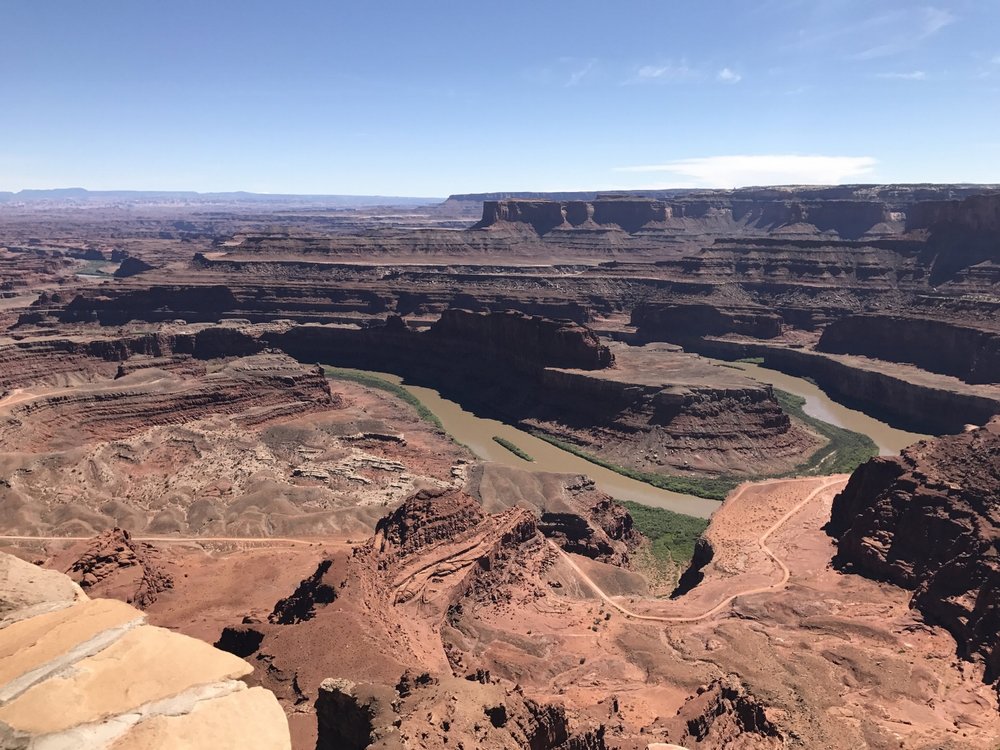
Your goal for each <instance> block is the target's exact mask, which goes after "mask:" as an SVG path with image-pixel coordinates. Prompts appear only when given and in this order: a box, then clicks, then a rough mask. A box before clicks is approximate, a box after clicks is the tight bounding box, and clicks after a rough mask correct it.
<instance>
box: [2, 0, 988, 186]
mask: <svg viewBox="0 0 1000 750" xmlns="http://www.w3.org/2000/svg"><path fill="white" fill-rule="evenodd" d="M0 28H2V29H3V30H4V33H3V38H4V49H3V58H2V59H3V62H2V65H0V102H3V104H4V106H3V112H2V116H0V190H19V189H22V188H46V187H66V186H81V187H87V188H91V189H193V190H201V191H214V190H252V191H258V192H297V193H350V194H382V195H387V194H391V195H422V196H443V195H447V194H449V193H455V192H475V191H491V190H573V189H579V190H587V189H603V188H626V189H628V188H635V189H639V188H642V187H650V188H652V187H672V186H678V187H686V186H691V187H703V186H704V187H709V186H715V187H732V186H735V185H745V184H765V183H788V182H810V183H838V182H917V181H930V182H945V181H967V182H1000V2H997V0H954V1H952V2H937V3H932V4H927V5H924V4H920V3H918V2H917V3H915V2H898V1H896V0H884V1H878V0H762V1H761V2H752V1H750V0H745V1H742V2H740V1H737V0H732V1H728V0H727V1H726V2H722V1H711V0H702V1H701V2H681V1H679V0H677V1H675V2H669V1H668V0H637V1H633V2H629V1H628V0H622V1H621V2H618V3H609V2H595V1H594V0H577V1H576V2H564V1H563V0H534V1H533V2H526V1H524V0H507V1H506V2H504V3H478V2H471V1H470V0H463V1H462V2H458V1H457V0H456V1H451V0H425V1H424V2H413V0H409V1H408V2H402V1H394V2H380V1H379V0H366V1H365V2H339V1H336V0H323V1H320V0H285V2H262V1H261V0H242V1H241V2H222V1H221V0H198V1H197V2H195V1H193V0H171V1H170V2H162V3H153V2H138V1H137V0H94V2H89V3H83V2H79V1H78V0H77V1H74V2H70V0H30V1H29V0H0Z"/></svg>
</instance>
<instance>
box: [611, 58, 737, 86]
mask: <svg viewBox="0 0 1000 750" xmlns="http://www.w3.org/2000/svg"><path fill="white" fill-rule="evenodd" d="M713 77H714V79H715V80H716V81H718V82H719V83H739V82H740V81H741V80H743V75H742V74H741V73H739V72H738V71H736V70H734V69H733V68H731V67H729V66H726V67H723V68H721V69H720V70H719V71H718V72H716V73H715V74H714V76H713V74H712V72H711V69H710V68H706V67H704V66H693V65H690V64H689V63H688V62H687V60H681V61H680V62H674V61H672V60H670V61H667V62H664V63H657V64H647V65H640V66H639V67H637V68H634V69H633V70H632V73H631V74H630V75H629V77H628V78H626V79H625V80H624V81H623V82H622V83H624V84H626V85H629V84H643V83H647V84H648V83H684V82H704V81H710V80H712V78H713Z"/></svg>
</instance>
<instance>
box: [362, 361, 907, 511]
mask: <svg viewBox="0 0 1000 750" xmlns="http://www.w3.org/2000/svg"><path fill="white" fill-rule="evenodd" d="M737 366H738V367H739V368H740V369H741V370H743V371H744V372H746V374H747V375H749V376H750V377H753V378H755V379H756V380H760V381H761V382H766V383H771V384H772V385H774V386H775V387H776V388H781V389H782V390H785V391H788V392H789V393H794V394H796V395H799V396H802V397H803V398H805V399H806V404H805V406H804V407H803V409H804V410H805V411H806V413H807V414H810V415H811V416H815V417H817V418H819V419H823V420H825V421H827V422H830V423H832V424H835V425H838V426H840V427H845V428H847V429H851V430H856V431H857V432H863V433H864V434H866V435H869V436H870V437H871V438H872V439H873V440H874V441H875V443H876V444H877V445H878V446H879V449H880V451H882V452H884V453H890V452H891V453H895V452H898V450H899V449H900V448H902V447H904V446H906V445H909V444H910V443H913V442H915V441H916V440H919V439H921V438H922V437H924V436H923V435H915V434H913V433H908V432H903V431H902V430H896V429H894V428H892V427H890V426H889V425H887V424H885V423H883V422H879V421H878V420H876V419H873V418H872V417H869V416H868V415H866V414H864V413H863V412H859V411H854V410H853V409H848V408H846V407H844V406H841V405H840V404H837V403H836V402H834V401H833V400H832V399H830V398H829V397H828V396H827V395H826V394H825V393H823V391H821V390H820V389H819V388H818V387H816V386H815V385H813V384H811V383H809V382H808V381H806V380H803V379H802V378H796V377H793V376H791V375H785V374H783V373H780V372H778V371H776V370H768V369H766V368H763V367H758V366H757V365H752V364H745V363H738V365H737ZM370 374H372V375H377V376H379V377H381V378H384V379H386V380H389V381H391V382H393V383H396V384H398V385H402V386H403V387H404V388H406V390H408V391H409V392H410V393H412V394H413V395H414V396H415V397H416V398H418V399H419V400H420V402H421V403H423V405H424V406H426V407H427V408H428V409H430V411H432V412H433V413H434V414H435V415H436V416H437V418H438V419H440V420H441V424H442V425H444V429H445V430H446V431H447V432H448V434H449V435H451V436H452V437H453V438H454V439H455V440H457V441H459V442H460V443H463V444H465V445H467V446H468V447H469V448H470V449H471V450H472V451H473V452H474V453H476V455H478V456H479V457H480V458H482V459H484V460H486V461H495V462H497V463H499V464H504V465H506V466H514V467H517V468H519V469H525V470H526V471H546V472H556V473H560V474H586V475H587V476H589V477H590V478H591V479H593V480H594V482H596V484H597V487H598V488H599V489H600V490H601V491H603V492H606V493H607V494H609V495H611V496H612V497H616V498H618V499H619V500H634V501H635V502H637V503H642V504H643V505H650V506H653V507H657V508H666V509H667V510H672V511H675V512H677V513H685V514H687V515H690V516H698V517H699V518H709V517H710V516H711V515H712V513H714V512H715V511H716V510H718V508H719V506H720V504H721V503H720V502H719V501H718V500H709V499H706V498H703V497H695V496H694V495H686V494H684V493H681V492H671V491H669V490H662V489H659V488H657V487H653V486H652V485H649V484H646V483H645V482H640V481H638V480H635V479H629V478H628V477H624V476H622V475H621V474H617V473H615V472H613V471H611V470H610V469H605V468H604V467H602V466H598V465H597V464H593V463H591V462H589V461H587V460H585V459H583V458H580V457H579V456H575V455H573V454H572V453H568V452H567V451H564V450H562V449H561V448H557V447H556V446H554V445H552V444H551V443H547V442H546V441H544V440H542V439H540V438H537V437H535V436H534V435H532V434H530V433H528V432H525V431H524V430H520V429H518V428H517V427H514V426H512V425H509V424H505V423H504V422H499V421H497V420H495V419H487V418H485V417H480V416H477V415H476V414H474V413H472V412H470V411H468V410H467V409H465V408H463V407H462V406H460V405H459V404H457V403H455V402H454V401H451V400H449V399H447V398H444V397H443V396H442V395H441V394H440V393H438V392H437V391H436V390H434V389H433V388H426V387H423V386H417V385H409V384H407V383H405V382H404V381H403V379H402V378H401V377H399V376H398V375H393V374H392V373H385V372H371V373H370ZM494 435H496V436H497V437H501V438H505V439H506V440H509V441H510V442H511V443H513V444H514V445H516V446H517V447H518V448H520V449H521V450H523V451H524V452H525V453H527V454H528V455H529V456H531V457H532V458H533V459H534V461H530V462H529V461H525V460H523V459H521V458H518V457H517V456H515V455H514V454H513V453H511V452H510V451H508V450H507V449H506V448H504V447H503V446H501V445H499V444H498V443H496V442H495V441H494V440H493V436H494ZM896 446H898V447H896Z"/></svg>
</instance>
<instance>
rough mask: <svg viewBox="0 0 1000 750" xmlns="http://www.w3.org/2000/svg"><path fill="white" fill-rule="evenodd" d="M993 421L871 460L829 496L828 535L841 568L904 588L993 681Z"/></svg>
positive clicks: (999, 481)
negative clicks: (834, 541) (833, 496)
mask: <svg viewBox="0 0 1000 750" xmlns="http://www.w3.org/2000/svg"><path fill="white" fill-rule="evenodd" d="M998 487H1000V421H992V422H990V423H989V424H987V425H986V426H985V427H982V428H979V429H973V430H971V431H969V432H965V433H963V434H959V435H953V436H948V437H943V438H938V439H935V440H930V441H925V442H921V443H918V444H917V445H914V446H912V447H910V448H908V449H906V450H904V451H903V452H902V454H901V455H900V456H899V457H897V458H876V459H873V460H871V461H869V462H868V463H866V464H864V465H863V466H861V467H860V468H858V470H857V471H855V473H854V475H853V476H852V477H851V480H850V482H849V483H848V485H847V488H846V489H845V490H844V491H843V492H842V493H841V494H839V495H838V496H837V498H836V500H835V501H834V505H833V513H832V517H831V519H830V523H829V525H828V527H827V529H828V531H829V533H830V534H831V535H833V536H834V537H835V538H836V539H837V547H838V554H837V558H836V559H837V561H838V562H839V564H840V565H842V566H843V567H844V568H845V569H847V570H850V571H854V572H858V573H861V574H864V575H869V576H872V577H875V578H878V579H882V580H887V581H891V582H893V583H895V584H897V585H899V586H903V587H905V588H908V589H912V590H913V591H914V593H913V599H912V602H913V605H914V606H915V607H916V608H918V609H919V610H920V611H921V612H922V613H923V614H924V615H925V616H926V617H927V619H928V620H929V621H931V622H933V623H935V624H939V625H943V626H944V627H946V628H947V629H948V630H949V631H951V633H952V634H953V635H954V636H955V639H956V640H957V642H958V649H959V653H960V654H961V655H962V656H963V657H965V658H969V659H973V658H974V659H979V660H981V661H982V662H983V663H984V664H985V666H986V669H987V672H986V674H987V678H988V679H990V680H995V679H997V678H998V677H1000V649H998V645H1000V640H998V636H997V634H998V632H1000V554H998V550H997V547H996V539H997V537H998V535H1000V534H998V529H997V527H998V497H997V488H998Z"/></svg>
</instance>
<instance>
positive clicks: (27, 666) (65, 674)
mask: <svg viewBox="0 0 1000 750" xmlns="http://www.w3.org/2000/svg"><path fill="white" fill-rule="evenodd" d="M0 617H2V619H0V627H2V629H0V748H4V750H8V749H9V750H21V749H23V750H28V749H29V748H38V749H39V750H41V749H42V748H70V747H72V748H79V749H80V750H85V749H86V748H95V749H96V748H111V750H126V749H131V748H135V749H136V750H138V748H144V749H145V750H149V749H151V748H180V747H183V748H213V749H214V748H222V747H239V748H245V749H246V750H253V749H254V748H260V749H261V750H265V749H267V750H281V749H282V748H291V740H290V737H289V732H288V724H287V722H286V719H285V716H284V712H283V711H282V709H281V706H280V705H279V704H278V701H277V699H276V698H275V697H274V695H273V694H272V693H271V692H270V691H269V690H265V689H264V688H259V687H255V688H248V687H247V686H246V685H245V684H244V683H243V682H241V681H240V679H239V678H241V677H244V676H246V675H247V674H248V673H250V672H251V671H252V667H250V665H249V664H247V663H246V662H245V661H243V660H242V659H239V658H237V657H235V656H233V655H231V654H227V653H225V652H223V651H219V650H217V649H214V648H212V647H211V646H209V645H208V644H206V643H203V642H201V641H198V640H196V639H194V638H188V637H187V636H183V635H179V634H177V633H173V632H170V631H168V630H164V629H162V628H155V627H152V626H150V625H147V624H146V623H145V616H144V615H143V614H142V613H141V612H139V611H138V610H136V609H133V608H132V607H130V606H128V605H126V604H123V603H121V602H117V601H112V600H106V599H90V598H89V597H88V596H87V595H86V594H84V593H83V591H82V590H81V589H80V588H79V587H78V586H77V585H76V584H74V583H73V582H72V581H70V580H69V579H68V578H67V577H66V576H63V575H62V574H59V573H55V572H53V571H48V570H42V569H40V568H37V567H36V566H34V565H31V564H30V563H26V562H24V561H22V560H19V559H17V558H16V557H13V556H10V555H4V554H0Z"/></svg>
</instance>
